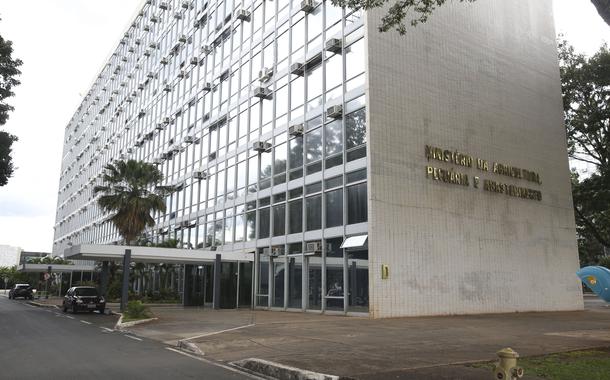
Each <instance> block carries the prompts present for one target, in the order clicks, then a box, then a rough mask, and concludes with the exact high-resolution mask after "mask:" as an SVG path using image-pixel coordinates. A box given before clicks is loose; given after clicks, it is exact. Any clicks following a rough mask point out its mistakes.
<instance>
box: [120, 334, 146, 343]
mask: <svg viewBox="0 0 610 380" xmlns="http://www.w3.org/2000/svg"><path fill="white" fill-rule="evenodd" d="M124 336H126V337H127V338H130V339H133V340H139V341H140V342H141V341H142V339H140V338H138V337H136V336H133V335H127V334H125V335H124Z"/></svg>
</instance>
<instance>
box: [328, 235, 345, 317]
mask: <svg viewBox="0 0 610 380" xmlns="http://www.w3.org/2000/svg"><path fill="white" fill-rule="evenodd" d="M342 242H343V239H342V238H335V239H328V240H326V246H327V251H326V309H327V310H341V311H342V310H343V308H344V305H343V299H344V297H343V294H344V289H345V287H344V284H343V250H342V249H341V248H339V247H340V246H341V243H342Z"/></svg>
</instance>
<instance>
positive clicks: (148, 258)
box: [64, 244, 254, 264]
mask: <svg viewBox="0 0 610 380" xmlns="http://www.w3.org/2000/svg"><path fill="white" fill-rule="evenodd" d="M126 249H130V250H131V261H135V262H143V263H168V264H197V263H203V262H214V261H215V260H216V255H220V258H221V260H222V261H254V252H251V251H250V252H248V251H204V250H199V249H180V248H157V247H140V246H125V245H100V244H80V245H75V246H72V247H70V248H67V249H66V250H65V251H64V258H66V259H69V260H72V259H81V260H96V261H121V260H123V255H124V254H125V250H126Z"/></svg>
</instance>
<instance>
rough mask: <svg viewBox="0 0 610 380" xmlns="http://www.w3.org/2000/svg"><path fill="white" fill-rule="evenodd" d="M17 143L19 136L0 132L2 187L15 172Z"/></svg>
mask: <svg viewBox="0 0 610 380" xmlns="http://www.w3.org/2000/svg"><path fill="white" fill-rule="evenodd" d="M0 38H1V37H0ZM15 141H17V136H13V135H11V134H9V133H7V132H4V131H0V186H4V185H6V184H7V183H8V179H9V178H10V177H11V176H12V175H13V172H14V171H15V166H14V165H13V158H12V157H11V152H12V151H13V149H12V145H13V143H14V142H15Z"/></svg>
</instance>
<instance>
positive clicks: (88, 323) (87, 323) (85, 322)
mask: <svg viewBox="0 0 610 380" xmlns="http://www.w3.org/2000/svg"><path fill="white" fill-rule="evenodd" d="M80 321H81V322H83V323H84V324H86V325H90V324H91V322H87V321H83V320H82V319H81V320H80Z"/></svg>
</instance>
